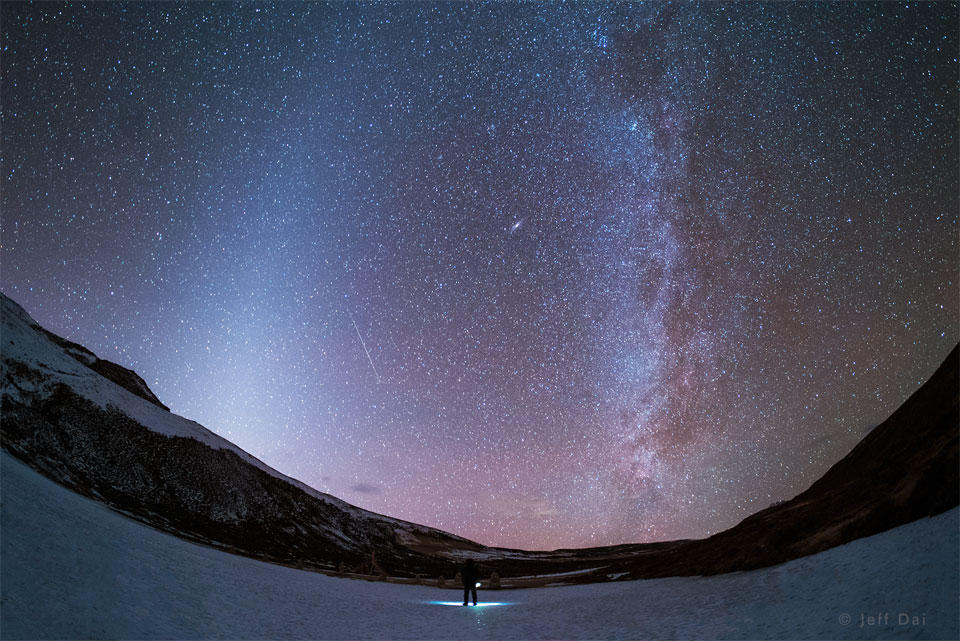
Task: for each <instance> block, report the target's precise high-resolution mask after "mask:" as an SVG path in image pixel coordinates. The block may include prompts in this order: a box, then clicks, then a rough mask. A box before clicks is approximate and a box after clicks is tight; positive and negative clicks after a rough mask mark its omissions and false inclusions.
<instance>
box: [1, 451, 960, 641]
mask: <svg viewBox="0 0 960 641" xmlns="http://www.w3.org/2000/svg"><path fill="white" fill-rule="evenodd" d="M0 471H2V485H0V488H2V490H0V491H2V513H0V519H2V523H0V525H2V538H0V555H2V557H0V572H2V575H0V636H2V637H3V638H4V639H18V638H29V639H41V638H98V639H99V638H122V639H142V638H151V639H153V638H157V639H158V638H166V639H197V638H227V639H253V638H255V639H307V638H309V639H393V638H397V639H400V638H402V639H424V638H444V639H449V638H463V639H474V638H494V639H507V638H520V639H542V638H551V639H558V638H559V639H572V638H589V639H637V638H647V637H650V638H748V639H754V638H771V639H772V638H791V639H798V638H822V639H839V638H854V639H859V638H928V639H956V638H957V637H958V597H960V595H958V578H957V577H958V560H957V550H958V510H957V509H954V510H951V511H949V512H947V513H945V514H942V515H940V516H937V517H935V518H931V519H924V520H922V521H918V522H916V523H912V524H910V525H906V526H903V527H900V528H898V529H896V530H893V531H890V532H886V533H883V534H880V535H877V536H874V537H870V538H868V539H861V540H859V541H856V542H854V543H851V544H848V545H845V546H841V547H838V548H834V549H831V550H828V551H827V552H824V553H822V554H818V555H816V556H812V557H807V558H804V559H799V560H797V561H793V562H790V563H786V564H784V565H781V566H777V567H775V568H769V569H765V570H759V571H754V572H741V573H736V574H729V575H723V576H717V577H710V578H700V577H693V578H671V579H657V580H651V581H632V582H625V583H608V584H598V585H587V586H573V587H563V588H542V589H533V590H515V591H506V590H505V591H497V592H494V591H483V590H481V591H480V598H481V600H482V601H483V600H486V601H488V602H489V601H496V602H498V603H500V604H502V605H490V606H488V607H484V608H476V609H474V608H464V607H462V606H446V605H442V604H440V603H437V602H440V601H449V602H454V603H455V602H456V600H457V599H458V597H459V596H460V595H459V594H458V593H457V592H455V591H452V590H439V589H436V588H429V587H411V586H403V585H392V584H384V583H368V582H365V581H353V580H349V579H338V578H332V577H328V576H324V575H320V574H314V573H310V572H303V571H299V570H294V569H290V568H285V567H279V566H274V565H270V564H267V563H262V562H259V561H254V560H251V559H246V558H242V557H238V556H233V555H231V554H227V553H224V552H220V551H217V550H213V549H209V548H205V547H201V546H198V545H194V544H191V543H188V542H186V541H183V540H180V539H177V538H176V537H173V536H170V535H167V534H164V533H161V532H157V531H155V530H152V529H150V528H147V527H144V526H143V525H140V524H138V523H135V522H133V521H130V520H128V519H126V518H124V517H122V516H120V515H117V514H115V513H114V512H111V511H110V510H109V509H107V508H105V507H104V506H102V505H100V504H98V503H96V502H94V501H91V500H88V499H85V498H83V497H81V496H79V495H77V494H74V493H72V492H70V491H69V490H66V489H64V488H62V487H60V486H58V485H56V484H54V483H52V482H50V481H48V480H47V479H45V478H43V477H41V476H40V475H38V474H37V473H35V472H33V471H32V470H31V469H29V468H27V467H26V466H24V465H22V464H21V463H19V462H18V461H16V460H14V459H12V458H11V457H10V456H9V455H7V454H6V453H3V454H2V458H0ZM869 617H873V619H872V620H871V619H870V618H869ZM914 617H916V618H915V619H914ZM848 621H849V622H848ZM861 626H862V627H861Z"/></svg>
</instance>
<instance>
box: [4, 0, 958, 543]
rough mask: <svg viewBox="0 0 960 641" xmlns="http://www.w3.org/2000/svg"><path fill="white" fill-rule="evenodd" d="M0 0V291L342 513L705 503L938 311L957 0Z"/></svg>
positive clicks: (678, 533) (903, 380)
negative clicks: (521, 0)
mask: <svg viewBox="0 0 960 641" xmlns="http://www.w3.org/2000/svg"><path fill="white" fill-rule="evenodd" d="M0 11H2V25H0V34H2V43H0V64H2V79H0V101H2V147H0V152H2V159H0V164H2V167H0V170H2V172H0V197H2V203H0V204H2V217H0V224H2V230H0V231H2V235H0V239H2V272H0V287H2V289H3V291H4V292H5V293H6V294H8V295H9V296H11V297H12V298H13V299H14V300H16V301H17V302H19V303H20V304H21V305H23V306H24V307H25V308H26V309H27V311H28V312H30V313H31V314H32V315H33V316H34V318H36V319H37V320H38V321H39V322H40V323H41V324H43V325H44V326H46V327H47V328H48V329H50V330H51V331H54V332H56V333H58V334H60V335H63V336H65V337H67V338H70V339H71V340H74V341H77V342H80V343H82V344H84V345H85V346H87V347H89V348H91V349H92V350H93V351H95V352H96V353H97V354H98V355H99V356H100V357H101V358H106V359H109V360H113V361H116V362H118V363H120V364H122V365H124V366H126V367H130V368H133V369H135V370H136V371H137V372H138V373H139V374H141V375H142V376H143V377H144V379H145V380H146V381H147V383H148V384H149V385H150V387H151V388H152V389H153V390H154V392H156V393H157V395H158V396H159V397H160V399H161V400H162V401H163V402H164V403H166V404H168V405H169V406H170V407H171V409H172V410H173V411H174V412H176V413H178V414H182V415H184V416H187V417H189V418H192V419H195V420H197V421H199V422H200V423H202V424H203V425H205V426H207V427H208V428H210V429H211V430H213V431H215V432H217V433H218V434H220V435H222V436H224V437H226V438H228V439H230V440H231V441H233V442H235V443H237V444H238V445H239V446H241V447H242V448H244V449H246V450H247V451H249V452H250V453H252V454H254V455H255V456H257V457H259V458H260V459H262V460H263V461H265V462H266V463H268V464H269V465H271V466H273V467H275V468H276V469H278V470H280V471H282V472H284V473H286V474H288V475H291V476H293V477H296V478H298V479H300V480H302V481H304V482H306V483H308V484H309V485H312V486H313V487H316V488H317V489H320V490H322V491H326V492H330V493H332V494H334V495H336V496H339V497H341V498H343V499H345V500H347V501H350V502H352V503H354V504H356V505H359V506H362V507H364V508H368V509H370V510H374V511H377V512H381V513H384V514H388V515H391V516H395V517H399V518H403V519H407V520H411V521H414V522H418V523H423V524H426V525H431V526H435V527H439V528H443V529H445V530H447V531H451V532H454V533H457V534H460V535H463V536H466V537H469V538H471V539H474V540H476V541H479V542H482V543H486V544H492V545H501V546H510V547H520V548H527V549H552V548H557V547H582V546H591V545H601V544H617V543H624V542H644V541H656V540H666V539H674V538H692V537H703V536H706V535H708V534H710V533H713V532H716V531H719V530H722V529H725V528H728V527H730V526H732V525H734V524H736V523H737V522H738V521H740V520H741V519H743V518H744V517H746V516H748V515H750V514H752V513H753V512H756V511H757V510H760V509H762V508H764V507H767V506H768V505H770V504H771V503H773V502H775V501H779V500H784V499H788V498H791V497H792V496H794V495H795V494H797V493H798V492H800V491H802V490H804V489H806V488H807V487H808V486H809V485H810V484H811V483H812V482H813V481H814V480H816V479H817V478H818V477H819V476H820V475H821V474H823V472H824V471H826V469H827V468H828V467H829V466H830V465H832V464H833V463H835V462H836V461H837V460H839V459H840V458H841V457H842V456H844V455H845V454H846V453H847V452H849V450H850V449H851V448H852V447H853V446H854V445H855V444H856V443H857V442H858V441H859V440H860V439H861V438H862V437H863V436H864V435H865V434H866V433H867V432H868V431H869V430H870V429H871V428H872V427H873V426H875V425H877V424H878V423H879V422H881V421H882V420H883V419H884V418H886V416H888V415H889V414H890V413H891V412H892V411H893V410H894V409H895V408H896V407H897V406H899V405H900V404H901V403H902V402H903V401H904V400H905V399H906V398H907V397H908V396H909V395H910V394H911V393H912V392H913V391H914V390H915V389H916V388H917V387H918V386H919V385H920V384H921V383H922V382H923V381H924V380H926V378H927V377H929V376H930V374H932V373H933V371H934V370H935V368H936V367H937V365H939V363H940V362H941V361H942V359H943V358H944V357H945V356H946V354H947V353H948V352H949V351H950V349H951V348H952V347H953V346H954V345H955V344H956V343H957V341H958V338H960V326H958V306H960V303H958V287H957V277H958V247H957V238H958V166H960V164H958V145H957V121H958V91H957V89H958V64H957V52H958V48H960V47H958V27H957V24H958V5H957V3H950V2H937V3H913V2H911V3H897V2H884V3H856V4H852V3H818V4H806V3H732V4H731V3H706V4H693V3H685V4H665V3H652V4H634V5H630V4H620V3H618V4H600V3H582V4H560V3H550V4H545V3H525V4H514V3H494V4H486V3H413V2H410V3H381V4H352V3H332V4H320V3H296V2H289V3H277V4H267V3H252V2H251V3H241V4H233V3H185V4H174V3H134V4H129V3H114V2H110V3H106V2H104V3H89V4H86V5H83V4H54V3H38V4H25V3H19V2H4V3H3V4H2V5H0Z"/></svg>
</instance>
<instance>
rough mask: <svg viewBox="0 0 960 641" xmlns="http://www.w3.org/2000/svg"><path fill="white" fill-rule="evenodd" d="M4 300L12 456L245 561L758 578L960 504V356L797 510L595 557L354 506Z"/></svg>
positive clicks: (0, 434)
mask: <svg viewBox="0 0 960 641" xmlns="http://www.w3.org/2000/svg"><path fill="white" fill-rule="evenodd" d="M0 296H2V301H0V302H2V327H3V333H2V335H0V357H2V371H0V385H2V388H0V390H2V419H3V420H2V422H0V444H2V447H3V448H4V449H5V450H7V451H9V452H10V453H11V454H13V455H14V456H16V457H17V458H19V459H20V460H22V461H24V462H25V463H27V464H28V465H30V466H31V467H33V468H34V469H36V470H38V471H40V472H41V473H43V474H44V475H46V476H48V477H50V478H51V479H53V480H55V481H57V482H58V483H61V484H62V485H65V486H67V487H69V488H71V489H73V490H75V491H77V492H79V493H81V494H84V495H86V496H89V497H92V498H95V499H97V500H99V501H102V502H104V503H106V504H107V505H109V506H110V507H112V508H113V509H115V510H118V511H121V512H123V513H124V514H127V515H128V516H130V517H132V518H135V519H137V520H140V521H142V522H144V523H146V524H148V525H150V526H152V527H156V528H158V529H162V530H165V531H168V532H172V533H174V534H176V535H178V536H181V537H184V538H188V539H190V540H194V541H197V542H200V543H203V544H206V545H211V546H215V547H219V548H223V549H226V550H229V551H232V552H235V553H239V554H244V555H247V556H252V557H255V558H260V559H263V560H268V561H273V562H280V563H285V564H289V565H295V566H297V567H304V568H308V569H317V570H324V571H332V570H334V569H335V568H337V567H339V566H340V564H341V563H343V564H345V565H346V566H349V567H351V568H353V569H361V568H364V566H367V571H369V569H370V567H369V566H370V563H369V561H370V559H371V554H372V553H375V554H376V561H377V563H378V564H379V566H380V568H382V569H383V571H385V572H386V573H388V574H390V575H392V576H401V577H403V576H407V577H411V576H414V575H418V574H419V575H427V576H437V575H441V574H442V575H445V576H447V578H451V577H452V576H453V574H454V573H455V572H456V566H457V565H458V564H459V563H460V562H461V561H462V560H463V559H464V558H466V557H468V556H472V557H474V558H476V559H477V560H478V562H479V563H480V564H481V567H482V568H483V569H484V570H485V571H487V572H490V571H497V572H499V573H500V575H501V576H503V577H504V578H506V577H511V576H529V575H533V574H549V573H560V572H570V571H574V570H590V569H591V568H597V569H596V570H594V571H585V572H582V573H580V574H576V575H573V576H569V577H557V579H556V581H555V582H557V583H560V582H583V581H596V580H606V579H607V578H608V577H610V576H620V577H622V578H649V577H659V576H670V575H693V574H717V573H722V572H730V571H737V570H748V569H753V568H758V567H764V566H768V565H774V564H777V563H782V562H784V561H787V560H790V559H793V558H797V557H800V556H805V555H807V554H813V553H816V552H819V551H822V550H825V549H827V548H830V547H833V546H835V545H840V544H842V543H846V542H848V541H851V540H853V539H856V538H859V537H862V536H869V535H871V534H876V533H878V532H881V531H884V530H887V529H890V528H892V527H896V526H898V525H902V524H904V523H908V522H910V521H913V520H916V519H918V518H922V517H925V516H932V515H935V514H938V513H940V512H943V511H945V510H948V509H950V508H952V507H955V506H956V505H957V504H958V503H960V487H958V485H960V482H958V474H957V472H958V445H957V440H958V439H957V436H958V429H957V428H958V422H960V420H958V389H960V385H958V369H960V368H958V363H960V356H958V349H956V348H955V349H954V350H953V351H952V352H951V354H950V356H949V357H948V358H947V359H946V361H944V363H943V365H941V367H940V368H939V369H938V370H937V372H936V373H935V374H934V375H933V376H932V377H931V379H930V380H929V381H928V382H927V383H926V384H925V385H923V386H922V387H921V388H920V389H919V390H918V391H917V392H916V393H915V394H914V395H913V396H911V397H910V399H908V400H907V401H906V402H905V403H904V404H903V405H902V406H901V407H900V408H899V409H898V410H897V411H896V412H894V414H893V415H892V416H891V417H890V418H888V419H887V420H886V421H884V422H883V423H882V424H881V425H879V426H878V427H876V428H875V429H874V430H872V431H871V432H870V433H869V434H868V435H867V436H866V437H865V438H864V439H863V441H862V442H861V443H860V444H859V445H858V446H857V447H856V448H854V450H853V451H851V452H850V454H848V455H847V456H846V457H844V458H843V459H842V460H841V461H839V462H838V463H837V464H836V465H834V466H833V467H832V468H831V469H830V470H829V471H828V472H827V473H826V474H825V475H824V476H823V477H822V478H821V479H820V480H818V481H817V482H816V483H814V484H813V485H812V486H811V487H810V488H809V489H808V490H806V491H805V492H803V493H801V494H800V495H798V496H797V497H795V498H794V499H791V500H790V501H786V502H783V503H780V504H777V505H776V506H772V507H770V508H768V509H766V510H763V511H761V512H758V513H757V514H754V515H753V516H751V517H748V518H747V519H745V520H744V521H742V522H741V523H740V524H738V525H737V526H735V527H733V528H731V529H729V530H726V531H724V532H721V533H719V534H717V535H714V536H712V537H710V538H707V539H702V540H695V541H668V542H663V543H654V544H634V545H620V546H613V547H604V548H588V549H580V550H555V551H552V552H524V551H519V550H507V549H502V548H489V547H486V546H482V545H480V544H477V543H474V542H472V541H468V540H466V539H464V538H462V537H457V536H454V535H452V534H448V533H446V532H442V531H440V530H437V529H434V528H429V527H425V526H421V525H416V524H413V523H408V522H405V521H401V520H397V519H391V518H389V517H384V516H381V515H377V514H374V513H371V512H367V511H366V510H362V509H360V508H357V507H354V506H352V505H349V504H347V503H345V502H343V501H341V500H339V499H337V498H335V497H332V496H329V495H326V494H323V493H320V492H317V491H316V490H313V489H312V488H309V487H307V486H305V485H303V484H302V483H299V482H298V481H296V480H294V479H290V478H288V477H286V476H284V475H282V474H280V473H279V472H276V470H273V469H272V468H269V467H268V466H266V465H265V464H263V463H262V462H261V461H258V460H257V459H255V458H254V457H252V456H250V455H249V454H247V453H246V452H244V451H243V450H240V449H239V448H237V447H236V446H235V445H233V444H232V443H229V442H228V441H226V440H224V439H222V438H220V437H218V436H216V435H215V434H213V433H212V432H209V431H208V430H206V429H205V428H203V427H202V426H200V425H198V424H196V423H194V422H192V421H188V420H187V419H183V418H181V417H179V416H176V415H175V414H172V413H170V412H169V411H168V410H167V408H166V406H164V405H163V404H162V403H161V402H160V401H159V399H157V397H156V396H155V395H154V394H153V393H152V392H151V391H150V390H149V388H148V387H147V385H146V383H145V382H144V381H143V380H142V379H141V378H140V377H139V376H137V375H136V374H135V373H134V372H132V371H130V370H127V369H125V368H123V367H121V366H119V365H116V364H114V363H110V362H109V361H104V360H101V359H98V358H97V357H96V356H95V355H94V354H93V353H92V352H90V351H89V350H87V349H86V348H84V347H82V346H80V345H77V344H76V343H72V342H70V341H67V340H65V339H63V338H60V337H59V336H57V335H55V334H52V333H51V332H48V331H47V330H45V329H43V328H41V327H40V326H39V325H38V324H37V323H36V322H35V321H33V319H32V318H30V316H29V315H28V314H27V313H26V312H25V311H24V310H23V309H22V308H20V307H19V305H17V304H16V303H14V302H13V301H12V300H10V299H9V298H8V297H6V296H4V295H2V294H0Z"/></svg>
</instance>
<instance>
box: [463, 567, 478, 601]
mask: <svg viewBox="0 0 960 641" xmlns="http://www.w3.org/2000/svg"><path fill="white" fill-rule="evenodd" d="M460 576H461V578H462V579H463V604H464V605H467V597H468V596H470V595H471V594H472V595H473V604H474V605H476V604H477V566H475V565H474V564H473V559H467V562H466V563H464V564H463V567H462V568H460Z"/></svg>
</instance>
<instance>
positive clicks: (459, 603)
mask: <svg viewBox="0 0 960 641" xmlns="http://www.w3.org/2000/svg"><path fill="white" fill-rule="evenodd" d="M426 603H429V604H430V605H455V606H457V607H460V608H462V607H463V602H462V601H426ZM494 605H513V604H512V603H507V602H503V601H501V602H497V601H492V602H488V601H484V602H482V603H478V604H476V605H470V606H467V607H470V608H489V607H490V606H494Z"/></svg>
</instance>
